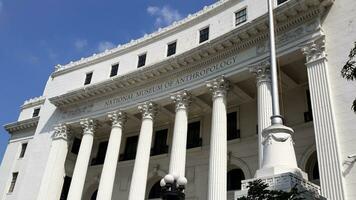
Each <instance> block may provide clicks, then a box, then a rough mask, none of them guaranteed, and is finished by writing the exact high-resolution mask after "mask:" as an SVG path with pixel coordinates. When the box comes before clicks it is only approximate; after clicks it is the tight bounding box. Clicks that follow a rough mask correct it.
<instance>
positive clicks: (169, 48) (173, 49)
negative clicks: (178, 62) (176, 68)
mask: <svg viewBox="0 0 356 200" xmlns="http://www.w3.org/2000/svg"><path fill="white" fill-rule="evenodd" d="M176 49H177V42H172V43H170V44H168V46H167V57H168V56H171V55H174V54H176Z"/></svg>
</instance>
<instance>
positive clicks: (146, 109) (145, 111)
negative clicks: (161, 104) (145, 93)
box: [138, 101, 157, 119]
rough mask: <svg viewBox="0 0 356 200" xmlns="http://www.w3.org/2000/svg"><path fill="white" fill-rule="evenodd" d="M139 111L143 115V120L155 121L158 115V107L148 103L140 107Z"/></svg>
mask: <svg viewBox="0 0 356 200" xmlns="http://www.w3.org/2000/svg"><path fill="white" fill-rule="evenodd" d="M138 110H139V111H140V112H141V113H142V119H153V118H154V117H155V115H156V113H157V105H156V104H155V103H153V102H151V101H147V102H145V103H143V104H141V105H139V106H138Z"/></svg>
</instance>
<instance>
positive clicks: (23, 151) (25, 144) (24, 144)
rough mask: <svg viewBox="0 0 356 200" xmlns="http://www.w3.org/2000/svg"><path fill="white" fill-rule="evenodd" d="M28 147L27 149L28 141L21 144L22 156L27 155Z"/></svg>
mask: <svg viewBox="0 0 356 200" xmlns="http://www.w3.org/2000/svg"><path fill="white" fill-rule="evenodd" d="M26 149H27V143H23V144H22V145H21V153H20V158H23V157H24V156H25V152H26Z"/></svg>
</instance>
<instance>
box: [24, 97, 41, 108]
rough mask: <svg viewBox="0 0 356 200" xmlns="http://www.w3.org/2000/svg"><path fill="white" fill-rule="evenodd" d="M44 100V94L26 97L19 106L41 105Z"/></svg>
mask: <svg viewBox="0 0 356 200" xmlns="http://www.w3.org/2000/svg"><path fill="white" fill-rule="evenodd" d="M45 100H46V97H44V96H40V97H34V98H32V99H28V100H26V101H25V102H24V103H23V105H22V106H21V109H25V108H30V107H34V106H38V105H42V104H44V102H45Z"/></svg>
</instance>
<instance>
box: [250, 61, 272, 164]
mask: <svg viewBox="0 0 356 200" xmlns="http://www.w3.org/2000/svg"><path fill="white" fill-rule="evenodd" d="M250 72H251V73H253V74H255V75H256V85H257V118H258V166H259V168H261V167H262V161H263V145H262V141H263V136H262V131H263V129H265V128H267V127H269V126H270V125H271V116H272V93H271V92H272V88H271V72H270V63H269V62H268V61H263V62H260V63H257V64H255V65H251V66H250Z"/></svg>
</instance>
